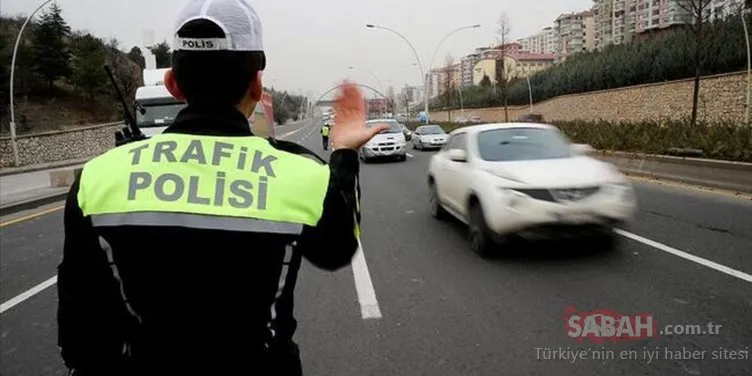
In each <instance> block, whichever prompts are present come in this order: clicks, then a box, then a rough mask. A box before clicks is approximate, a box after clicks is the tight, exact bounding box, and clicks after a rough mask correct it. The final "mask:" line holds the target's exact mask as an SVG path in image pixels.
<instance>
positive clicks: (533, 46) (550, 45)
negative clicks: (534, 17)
mask: <svg viewBox="0 0 752 376" xmlns="http://www.w3.org/2000/svg"><path fill="white" fill-rule="evenodd" d="M517 42H518V43H519V44H520V45H522V50H523V51H526V52H532V53H536V54H553V53H554V52H556V46H555V45H554V28H553V27H547V28H545V29H543V30H541V31H539V32H538V33H535V34H533V35H530V36H527V37H524V38H520V39H518V40H517Z"/></svg>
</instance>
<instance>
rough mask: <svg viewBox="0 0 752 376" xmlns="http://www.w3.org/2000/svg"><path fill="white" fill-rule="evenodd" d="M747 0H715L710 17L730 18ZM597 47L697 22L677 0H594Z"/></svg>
mask: <svg viewBox="0 0 752 376" xmlns="http://www.w3.org/2000/svg"><path fill="white" fill-rule="evenodd" d="M742 1H743V0H711V1H710V3H709V4H708V7H707V10H706V16H710V17H720V18H723V17H728V16H729V15H732V14H734V13H735V12H736V11H737V10H738V9H739V4H740V3H741V2H742ZM592 10H593V14H594V16H595V48H596V49H601V48H604V47H606V46H608V45H610V44H623V43H628V42H630V41H632V40H633V39H634V38H635V37H638V36H640V35H641V34H646V33H653V32H657V31H662V30H667V29H671V28H672V27H675V26H677V25H682V24H687V23H690V22H693V20H692V14H691V13H690V12H688V11H687V10H686V9H684V8H682V7H681V6H680V5H679V1H677V0H594V4H593V9H592Z"/></svg>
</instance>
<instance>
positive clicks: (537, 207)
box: [428, 123, 636, 256]
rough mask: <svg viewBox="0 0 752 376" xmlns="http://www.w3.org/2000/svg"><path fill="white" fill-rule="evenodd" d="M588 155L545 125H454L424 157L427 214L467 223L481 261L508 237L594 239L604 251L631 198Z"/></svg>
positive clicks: (610, 170)
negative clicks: (437, 147) (427, 164)
mask: <svg viewBox="0 0 752 376" xmlns="http://www.w3.org/2000/svg"><path fill="white" fill-rule="evenodd" d="M589 150H592V148H590V147H589V146H587V145H580V144H574V145H573V144H570V143H569V141H568V140H567V139H566V138H565V137H564V136H563V135H562V134H561V133H560V132H559V130H558V129H556V128H555V127H553V126H549V125H543V124H533V123H509V124H487V125H477V126H471V127H465V128H460V129H458V130H455V131H454V132H452V133H451V134H450V139H449V142H448V143H447V145H446V146H445V147H444V148H443V149H442V150H441V151H440V152H439V153H437V154H435V155H434V156H433V157H432V159H431V163H430V167H429V172H428V185H429V188H430V191H431V198H430V202H431V213H432V215H433V216H434V217H437V218H441V217H442V216H444V215H446V214H447V213H449V214H451V215H453V216H455V217H457V218H458V219H460V220H461V221H463V222H465V223H466V224H468V225H469V227H470V231H469V241H470V246H471V248H472V249H473V250H474V251H475V252H477V253H479V254H480V255H482V256H488V255H489V253H490V252H491V251H493V249H494V246H495V245H496V244H497V243H499V241H500V240H503V239H507V238H509V237H510V236H513V235H514V236H520V237H523V238H537V237H550V236H560V235H575V236H580V234H582V235H590V234H596V235H600V236H598V237H595V238H596V239H603V240H608V242H607V243H606V245H608V246H611V245H612V240H613V238H614V232H613V231H612V230H613V228H614V227H615V226H618V225H620V224H623V223H625V222H628V221H629V220H630V219H631V216H632V214H633V212H634V210H635V207H636V200H635V196H634V192H633V189H632V186H631V184H630V183H629V181H628V180H627V179H626V178H625V177H624V176H623V175H622V174H621V173H620V172H619V171H618V170H617V169H616V168H615V167H614V166H612V165H611V164H608V163H605V162H601V161H599V160H597V159H594V158H591V157H589V156H587V155H585V154H586V153H587V152H588V151H589ZM579 230H583V231H579ZM590 230H596V231H594V232H591V231H590ZM604 230H605V231H604ZM604 235H605V236H604Z"/></svg>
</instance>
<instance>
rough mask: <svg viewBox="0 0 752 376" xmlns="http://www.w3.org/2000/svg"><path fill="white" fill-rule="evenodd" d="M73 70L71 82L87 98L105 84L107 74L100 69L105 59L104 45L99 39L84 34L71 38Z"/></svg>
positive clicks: (91, 97)
mask: <svg viewBox="0 0 752 376" xmlns="http://www.w3.org/2000/svg"><path fill="white" fill-rule="evenodd" d="M72 45H73V72H72V75H71V83H73V84H74V85H75V86H76V87H77V88H78V89H79V90H81V91H83V92H84V93H85V94H86V96H87V97H88V99H89V100H93V99H94V95H95V94H96V93H97V92H99V91H101V90H102V89H103V88H104V87H105V85H107V83H108V80H107V75H106V73H105V71H104V69H102V67H103V66H104V65H105V63H106V61H107V52H106V50H105V45H104V43H102V41H101V40H99V39H98V38H96V37H94V36H92V35H91V34H86V35H83V36H77V37H75V38H73V43H72Z"/></svg>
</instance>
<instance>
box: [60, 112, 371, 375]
mask: <svg viewBox="0 0 752 376" xmlns="http://www.w3.org/2000/svg"><path fill="white" fill-rule="evenodd" d="M167 132H171V133H182V134H195V135H204V136H238V137H242V136H251V135H252V134H251V131H250V128H249V126H248V121H247V120H246V119H245V117H244V116H243V115H242V114H241V113H240V112H239V111H237V110H235V109H234V108H228V109H223V110H219V109H206V108H193V107H190V106H189V107H187V108H186V109H184V110H183V111H181V113H180V114H179V116H178V117H177V119H176V120H175V123H174V124H173V125H172V126H170V127H169V128H168V129H167V130H165V133H167ZM278 147H279V148H281V149H283V147H282V146H278ZM124 163H128V162H127V161H124ZM329 166H330V170H331V177H330V181H329V187H328V191H327V193H326V198H325V201H324V209H323V214H322V217H321V219H320V221H319V222H318V224H317V225H316V227H310V226H306V227H305V228H304V230H303V232H302V234H301V235H298V236H291V235H275V234H263V233H250V232H232V231H218V230H201V229H191V228H182V227H164V226H159V227H150V226H120V227H104V228H94V227H93V226H92V222H91V219H90V218H89V217H85V216H84V215H83V213H82V211H81V209H80V208H79V204H78V200H77V193H78V189H79V188H78V187H79V181H78V179H77V180H76V182H75V183H74V184H73V186H72V188H71V190H70V193H69V195H68V199H67V202H66V205H65V247H64V255H63V261H62V263H61V264H60V266H59V271H58V294H59V299H60V301H59V307H58V326H59V345H60V346H61V351H62V356H63V359H64V361H65V364H66V366H67V367H68V368H69V369H73V370H75V372H74V373H75V374H78V375H147V374H148V375H151V374H154V375H188V374H201V375H255V374H275V372H274V371H273V370H269V369H268V368H269V367H274V366H275V365H274V364H270V359H271V358H273V356H270V355H269V353H270V351H271V350H270V349H273V348H274V346H275V345H276V344H279V343H282V344H286V343H291V341H292V336H293V333H294V331H295V328H296V322H295V319H294V318H293V315H292V311H293V305H292V298H293V292H292V288H293V287H294V284H295V276H296V275H297V272H298V270H297V269H298V268H299V266H300V257H297V258H296V257H295V255H296V254H297V255H302V256H303V257H305V258H306V259H307V260H308V261H309V262H310V263H311V264H313V265H315V266H316V267H318V268H321V269H325V270H336V269H339V268H342V267H344V266H346V265H348V264H349V263H350V261H351V259H352V257H353V255H354V254H355V252H356V250H357V248H358V240H357V238H356V234H355V231H354V228H355V226H356V222H359V221H360V214H359V212H358V207H359V205H358V200H359V194H360V192H359V189H360V188H359V184H358V172H359V171H358V169H359V163H358V158H357V153H356V152H355V151H354V150H337V151H334V152H333V153H332V154H331V158H330V163H329ZM112 168H114V169H117V168H118V166H112ZM293 244H295V246H294V247H293V246H292V245H293ZM293 250H294V251H293ZM303 309H305V308H304V307H303Z"/></svg>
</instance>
